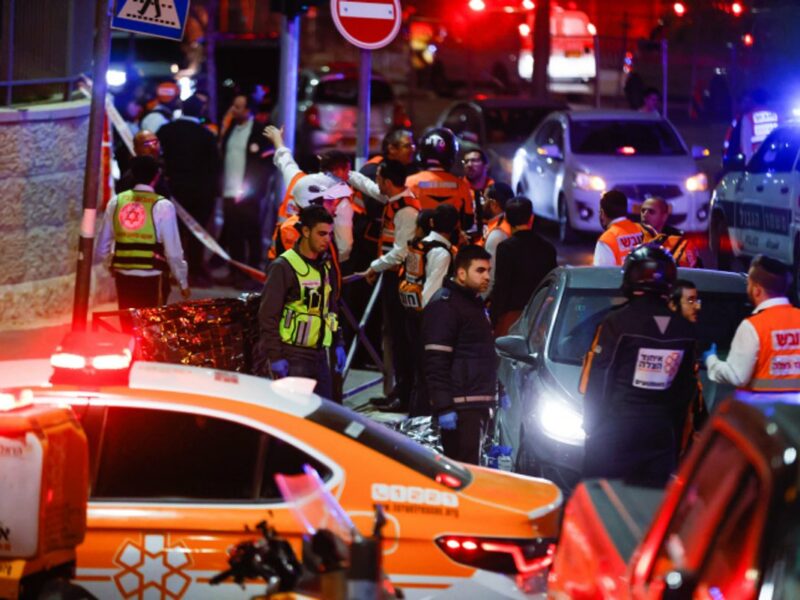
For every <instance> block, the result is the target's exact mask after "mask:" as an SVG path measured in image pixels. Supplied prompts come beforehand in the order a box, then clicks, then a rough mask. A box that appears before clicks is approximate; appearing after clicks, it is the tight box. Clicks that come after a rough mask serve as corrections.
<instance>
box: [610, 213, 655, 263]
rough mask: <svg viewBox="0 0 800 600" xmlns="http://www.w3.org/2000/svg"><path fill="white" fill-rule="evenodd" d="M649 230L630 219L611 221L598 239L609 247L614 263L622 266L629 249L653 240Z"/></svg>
mask: <svg viewBox="0 0 800 600" xmlns="http://www.w3.org/2000/svg"><path fill="white" fill-rule="evenodd" d="M653 237H654V236H653V234H652V233H651V230H650V229H649V228H647V227H646V226H644V225H641V224H640V223H634V222H633V221H631V220H630V219H625V220H623V221H618V222H616V223H612V224H611V225H610V226H609V227H608V229H606V230H605V231H604V232H603V233H602V234H601V235H600V238H599V239H598V241H600V242H603V243H604V244H605V245H606V246H608V247H609V248H611V251H612V252H613V253H614V260H615V261H616V264H618V265H620V266H622V263H623V262H624V261H625V257H626V256H628V254H630V253H631V250H633V249H634V248H636V246H639V245H640V244H644V243H647V242H650V241H652V240H653Z"/></svg>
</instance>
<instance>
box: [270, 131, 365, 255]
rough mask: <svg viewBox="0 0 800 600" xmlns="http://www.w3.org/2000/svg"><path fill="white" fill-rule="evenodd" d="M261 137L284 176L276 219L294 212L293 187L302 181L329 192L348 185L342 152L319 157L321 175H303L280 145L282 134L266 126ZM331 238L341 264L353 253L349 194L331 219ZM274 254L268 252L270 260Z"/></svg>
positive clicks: (348, 161)
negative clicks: (267, 142)
mask: <svg viewBox="0 0 800 600" xmlns="http://www.w3.org/2000/svg"><path fill="white" fill-rule="evenodd" d="M264 136H265V137H266V138H267V139H268V140H269V141H271V142H272V144H273V146H275V156H274V158H273V160H274V162H275V166H276V167H278V169H279V170H280V172H281V175H282V176H283V181H284V184H285V185H286V195H285V196H284V199H283V202H282V203H281V207H280V209H279V210H278V216H279V218H284V219H285V218H286V217H288V216H289V211H294V210H296V204H295V203H293V199H294V189H295V186H296V185H297V184H298V183H299V182H300V181H301V180H302V179H306V178H309V179H307V180H306V182H307V183H308V184H309V185H310V184H312V183H313V184H316V185H318V186H320V187H321V188H322V189H328V188H332V187H333V186H334V185H335V184H337V183H343V182H346V181H347V178H348V176H349V174H350V159H349V158H348V156H347V155H346V154H344V153H343V152H339V151H338V150H329V151H327V152H325V153H323V154H322V155H321V156H320V165H319V166H320V172H319V173H311V174H306V173H304V172H303V171H302V170H300V167H299V166H298V165H297V162H296V161H295V159H294V157H293V156H292V152H291V150H289V148H287V147H286V144H284V143H283V130H282V129H278V128H277V127H275V126H274V125H267V126H266V127H265V128H264ZM333 237H334V242H335V245H336V250H337V252H338V259H339V262H340V263H343V262H345V261H346V260H347V259H348V258H350V252H351V250H352V249H353V205H352V191H351V194H350V196H349V197H348V199H347V201H346V202H345V201H342V202H337V203H336V207H335V211H334V215H333ZM272 255H273V253H272V252H270V256H272Z"/></svg>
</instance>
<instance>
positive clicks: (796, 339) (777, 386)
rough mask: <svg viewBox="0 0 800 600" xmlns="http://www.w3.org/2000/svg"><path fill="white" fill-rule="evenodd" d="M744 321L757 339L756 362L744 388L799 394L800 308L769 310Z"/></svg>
mask: <svg viewBox="0 0 800 600" xmlns="http://www.w3.org/2000/svg"><path fill="white" fill-rule="evenodd" d="M747 320H748V321H750V324H751V325H752V326H753V327H754V328H755V330H756V334H757V335H758V358H757V359H756V366H755V369H754V370H753V376H752V378H751V379H750V381H749V382H748V383H747V384H746V385H745V388H746V389H748V390H752V391H755V392H798V391H800V308H795V307H793V306H790V305H788V304H784V305H780V306H771V307H770V308H767V309H764V310H762V311H761V312H759V313H757V314H755V315H753V316H751V317H748V318H747Z"/></svg>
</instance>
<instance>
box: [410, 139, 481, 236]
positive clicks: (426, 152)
mask: <svg viewBox="0 0 800 600" xmlns="http://www.w3.org/2000/svg"><path fill="white" fill-rule="evenodd" d="M418 147H419V159H420V163H421V166H422V168H423V169H424V170H423V171H420V172H419V173H417V174H416V175H411V176H410V177H409V178H408V180H407V181H406V186H408V188H409V189H410V190H411V191H412V192H413V193H414V196H415V197H416V198H417V200H419V203H420V206H422V208H436V207H437V206H438V205H439V204H442V203H447V204H452V205H453V206H455V207H456V210H457V211H458V214H459V216H460V218H461V230H462V231H469V229H470V228H471V227H472V226H473V224H474V214H473V212H472V190H471V189H470V188H469V185H468V184H467V182H466V180H465V179H463V178H461V177H456V176H455V175H453V174H452V173H450V170H451V169H452V168H453V164H454V163H455V160H456V157H457V156H458V140H457V139H456V136H455V135H454V134H453V132H452V131H450V130H449V129H447V128H446V127H437V128H434V129H429V130H428V131H426V132H425V133H424V134H423V135H422V137H421V138H420V140H419V144H418Z"/></svg>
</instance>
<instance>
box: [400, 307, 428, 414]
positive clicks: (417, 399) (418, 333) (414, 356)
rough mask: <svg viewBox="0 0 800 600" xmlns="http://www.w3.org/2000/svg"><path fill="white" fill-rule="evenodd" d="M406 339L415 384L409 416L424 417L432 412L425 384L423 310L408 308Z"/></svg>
mask: <svg viewBox="0 0 800 600" xmlns="http://www.w3.org/2000/svg"><path fill="white" fill-rule="evenodd" d="M405 325H406V339H407V340H408V341H409V346H410V349H411V363H412V366H413V381H414V386H413V388H412V390H411V401H410V403H409V408H408V416H409V417H423V416H427V415H430V414H431V413H432V410H431V403H430V400H428V386H427V385H426V384H425V344H423V343H422V312H421V311H416V310H406V321H405Z"/></svg>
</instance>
